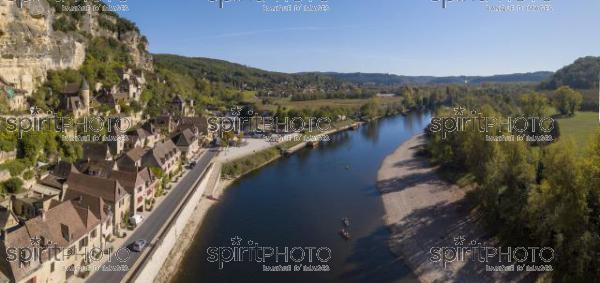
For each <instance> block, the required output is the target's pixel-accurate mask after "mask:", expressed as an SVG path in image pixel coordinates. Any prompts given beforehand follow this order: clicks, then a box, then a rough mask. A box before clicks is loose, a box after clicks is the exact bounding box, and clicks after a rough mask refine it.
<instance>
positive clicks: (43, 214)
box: [40, 208, 46, 221]
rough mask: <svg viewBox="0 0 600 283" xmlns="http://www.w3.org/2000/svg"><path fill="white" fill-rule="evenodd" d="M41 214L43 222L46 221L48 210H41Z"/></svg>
mask: <svg viewBox="0 0 600 283" xmlns="http://www.w3.org/2000/svg"><path fill="white" fill-rule="evenodd" d="M40 214H41V215H42V221H46V210H45V209H43V208H42V209H40Z"/></svg>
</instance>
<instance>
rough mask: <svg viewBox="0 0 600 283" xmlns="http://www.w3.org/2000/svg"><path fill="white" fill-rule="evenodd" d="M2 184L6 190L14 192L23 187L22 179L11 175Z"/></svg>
mask: <svg viewBox="0 0 600 283" xmlns="http://www.w3.org/2000/svg"><path fill="white" fill-rule="evenodd" d="M3 186H4V189H5V190H6V191H7V192H9V193H11V194H16V193H19V192H20V191H21V188H22V187H23V181H21V179H19V178H17V177H12V178H10V179H8V180H7V181H5V182H4V185H3Z"/></svg>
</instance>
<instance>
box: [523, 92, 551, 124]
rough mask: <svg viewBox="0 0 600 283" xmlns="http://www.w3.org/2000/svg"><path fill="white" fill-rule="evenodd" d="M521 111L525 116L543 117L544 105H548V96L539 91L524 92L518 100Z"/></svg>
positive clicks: (544, 112)
mask: <svg viewBox="0 0 600 283" xmlns="http://www.w3.org/2000/svg"><path fill="white" fill-rule="evenodd" d="M519 102H520V106H521V111H522V112H523V114H524V115H525V116H527V117H538V118H541V117H544V116H546V112H547V111H546V107H547V106H548V98H546V96H544V95H542V94H539V93H529V94H525V95H523V96H522V97H521V99H520V100H519Z"/></svg>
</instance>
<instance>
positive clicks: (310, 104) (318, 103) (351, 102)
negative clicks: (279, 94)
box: [245, 96, 403, 111]
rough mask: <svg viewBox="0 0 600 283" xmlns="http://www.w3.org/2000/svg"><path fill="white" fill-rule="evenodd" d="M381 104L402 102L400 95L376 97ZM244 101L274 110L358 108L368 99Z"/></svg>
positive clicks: (249, 99) (262, 108)
mask: <svg viewBox="0 0 600 283" xmlns="http://www.w3.org/2000/svg"><path fill="white" fill-rule="evenodd" d="M378 99H379V101H380V103H381V104H382V105H385V104H389V103H400V102H402V99H403V98H402V97H400V96H395V97H379V98H378ZM245 101H246V102H252V103H255V104H256V106H257V108H258V109H259V110H270V111H274V110H276V109H277V106H278V105H281V106H284V107H287V108H288V109H296V110H302V109H306V108H310V109H317V108H319V107H323V106H331V107H345V108H350V109H358V108H360V107H361V106H362V105H364V104H365V103H367V102H368V101H369V99H368V98H364V99H318V100H306V101H292V100H291V99H289V98H277V99H273V100H272V103H270V104H263V103H262V100H261V99H259V98H257V97H254V98H248V99H245Z"/></svg>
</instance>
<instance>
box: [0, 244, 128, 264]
mask: <svg viewBox="0 0 600 283" xmlns="http://www.w3.org/2000/svg"><path fill="white" fill-rule="evenodd" d="M30 244H31V245H28V246H23V247H7V248H6V261H8V262H19V263H21V264H28V263H31V262H42V261H43V260H46V259H48V260H52V261H66V260H70V259H71V258H72V257H74V256H76V257H82V258H85V259H86V261H87V262H89V263H94V262H101V261H104V260H106V261H107V262H114V263H126V262H127V261H128V260H129V258H130V256H131V251H129V249H127V248H119V249H117V250H116V251H115V252H113V253H110V254H108V255H107V254H105V253H104V252H103V250H102V248H101V247H95V246H91V247H83V248H80V249H77V248H75V246H72V247H69V248H67V247H63V246H59V245H57V244H56V243H53V242H52V241H49V240H45V241H44V240H43V239H42V238H41V237H31V238H30ZM88 268H91V269H99V268H100V267H99V266H96V267H94V265H93V264H90V265H89V266H88ZM80 271H83V270H80Z"/></svg>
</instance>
